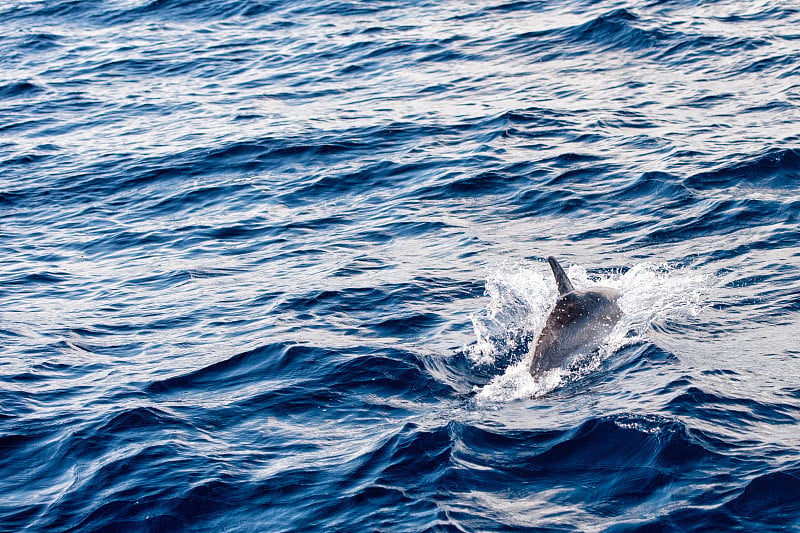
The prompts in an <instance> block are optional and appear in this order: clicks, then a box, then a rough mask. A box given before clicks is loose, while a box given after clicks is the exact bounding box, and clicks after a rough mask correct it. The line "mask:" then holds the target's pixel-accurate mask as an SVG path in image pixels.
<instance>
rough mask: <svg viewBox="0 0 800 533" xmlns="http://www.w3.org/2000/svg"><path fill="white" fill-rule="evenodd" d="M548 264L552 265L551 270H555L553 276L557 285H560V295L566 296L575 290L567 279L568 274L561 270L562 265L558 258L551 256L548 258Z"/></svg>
mask: <svg viewBox="0 0 800 533" xmlns="http://www.w3.org/2000/svg"><path fill="white" fill-rule="evenodd" d="M547 262H548V263H550V268H552V269H553V275H554V276H555V277H556V285H558V294H560V295H564V294H567V293H568V292H571V291H572V290H573V287H572V282H571V281H570V280H569V278H568V277H567V273H566V272H564V269H563V268H561V265H559V264H558V261H556V258H555V257H553V256H550V257H548V258H547Z"/></svg>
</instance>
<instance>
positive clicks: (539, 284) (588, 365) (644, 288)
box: [467, 263, 716, 406]
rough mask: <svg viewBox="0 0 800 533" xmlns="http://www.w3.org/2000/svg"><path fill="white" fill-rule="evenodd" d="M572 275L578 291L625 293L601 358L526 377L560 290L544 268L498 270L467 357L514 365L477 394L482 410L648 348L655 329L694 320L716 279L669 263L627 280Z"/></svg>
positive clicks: (616, 275) (646, 266)
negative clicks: (634, 347) (631, 349)
mask: <svg viewBox="0 0 800 533" xmlns="http://www.w3.org/2000/svg"><path fill="white" fill-rule="evenodd" d="M567 273H568V275H569V277H570V279H571V280H572V282H573V284H574V286H575V288H576V289H587V288H590V287H611V288H613V289H616V290H618V291H619V292H620V294H621V296H620V299H619V302H618V304H619V307H620V309H621V310H622V318H621V319H620V321H619V322H618V323H617V325H616V327H615V328H614V329H613V330H612V332H611V333H610V334H609V335H608V337H607V338H606V339H605V341H604V342H603V344H602V345H601V346H600V348H599V349H598V350H595V351H594V352H592V353H590V354H587V355H585V356H582V357H579V358H578V359H576V360H575V361H573V362H572V363H571V364H570V365H568V366H567V367H565V368H556V369H553V370H550V371H548V372H545V373H543V374H542V375H539V376H532V375H531V373H530V372H529V370H528V369H529V368H530V364H531V359H532V357H533V349H534V347H535V342H534V341H535V339H536V338H537V337H538V335H539V333H540V332H541V329H542V328H543V327H544V323H545V320H546V318H547V315H548V313H549V311H550V309H552V306H553V304H554V302H555V298H556V294H557V290H556V287H555V282H554V280H553V279H552V275H551V274H550V271H549V269H546V268H545V266H544V265H543V266H542V267H538V266H537V267H516V268H509V267H507V266H503V267H500V268H498V269H497V270H495V271H494V272H492V273H491V274H490V275H489V276H488V278H487V280H486V293H487V295H488V296H489V303H488V304H487V305H486V307H485V308H484V309H483V310H481V311H479V312H477V313H475V314H474V315H473V316H472V324H473V329H474V332H475V337H476V340H475V343H474V344H473V345H472V346H470V347H469V348H468V349H467V354H468V356H469V358H470V360H471V361H472V363H473V364H475V365H498V366H499V364H501V363H502V362H503V361H505V360H506V359H509V360H510V364H509V366H508V367H507V368H506V369H505V370H504V371H503V373H502V374H500V375H498V376H496V377H495V378H494V379H492V380H491V381H490V382H489V383H488V384H486V385H484V386H482V387H476V388H475V391H476V392H477V395H476V397H475V401H476V402H477V403H478V404H480V405H484V406H487V405H491V404H497V403H505V402H509V401H514V400H519V399H523V398H532V397H539V396H542V395H544V394H547V393H548V392H550V391H552V390H553V389H555V388H557V387H559V386H560V385H563V384H565V383H567V382H570V381H575V380H577V379H580V378H581V377H583V376H586V375H587V374H589V373H591V372H594V371H597V370H598V369H599V368H600V366H601V365H602V364H603V362H604V361H606V360H608V359H609V358H610V357H612V356H613V354H614V353H615V352H617V351H618V350H620V349H621V348H623V347H624V346H628V345H631V344H637V343H643V342H649V339H648V337H647V331H648V330H649V329H650V328H651V326H653V325H663V324H666V323H668V322H675V321H680V320H685V319H689V318H692V317H695V316H697V315H698V314H699V313H700V312H701V311H702V309H703V306H704V302H705V301H706V299H707V295H708V293H709V291H710V290H712V289H713V287H714V286H715V285H716V278H715V277H714V276H713V275H710V274H706V273H703V272H701V271H699V270H693V269H690V268H687V267H683V266H680V265H670V264H666V263H665V264H660V265H657V264H652V263H641V264H637V265H635V266H634V267H633V268H631V269H630V270H628V271H626V272H624V273H622V272H618V271H616V272H609V273H604V274H596V275H592V276H589V275H588V274H587V272H586V270H585V269H584V268H583V267H581V266H578V265H572V266H570V267H569V268H568V269H567Z"/></svg>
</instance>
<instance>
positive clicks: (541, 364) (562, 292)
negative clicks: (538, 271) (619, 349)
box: [530, 257, 622, 375]
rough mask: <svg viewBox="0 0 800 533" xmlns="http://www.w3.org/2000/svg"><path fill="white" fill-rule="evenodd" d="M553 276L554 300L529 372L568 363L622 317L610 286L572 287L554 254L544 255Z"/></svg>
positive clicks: (595, 343) (594, 345)
mask: <svg viewBox="0 0 800 533" xmlns="http://www.w3.org/2000/svg"><path fill="white" fill-rule="evenodd" d="M547 261H548V262H549V263H550V268H552V269H553V275H554V276H555V277H556V285H558V299H557V300H556V305H555V307H554V308H553V311H552V312H551V313H550V316H548V317H547V322H546V323H545V325H544V329H542V333H541V334H540V335H539V339H538V340H537V341H536V351H535V352H534V354H533V361H532V362H531V369H530V370H531V374H533V375H536V374H540V373H542V372H545V371H547V370H551V369H553V368H558V367H560V366H565V365H566V364H569V362H570V360H571V358H572V357H573V356H575V355H577V354H586V353H589V352H592V351H593V350H596V349H597V348H598V347H599V346H600V344H601V343H602V342H603V340H604V339H605V338H606V337H607V336H608V334H609V333H611V330H612V329H614V325H615V324H616V323H617V322H618V321H619V318H620V317H621V316H622V311H620V309H619V306H618V305H617V299H618V298H619V293H618V292H617V291H615V290H613V289H604V288H595V289H591V290H586V291H579V290H576V289H575V288H574V287H573V286H572V282H571V281H570V280H569V278H568V277H567V274H566V273H565V272H564V269H563V268H561V265H559V264H558V261H556V260H555V258H554V257H548V258H547Z"/></svg>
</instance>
